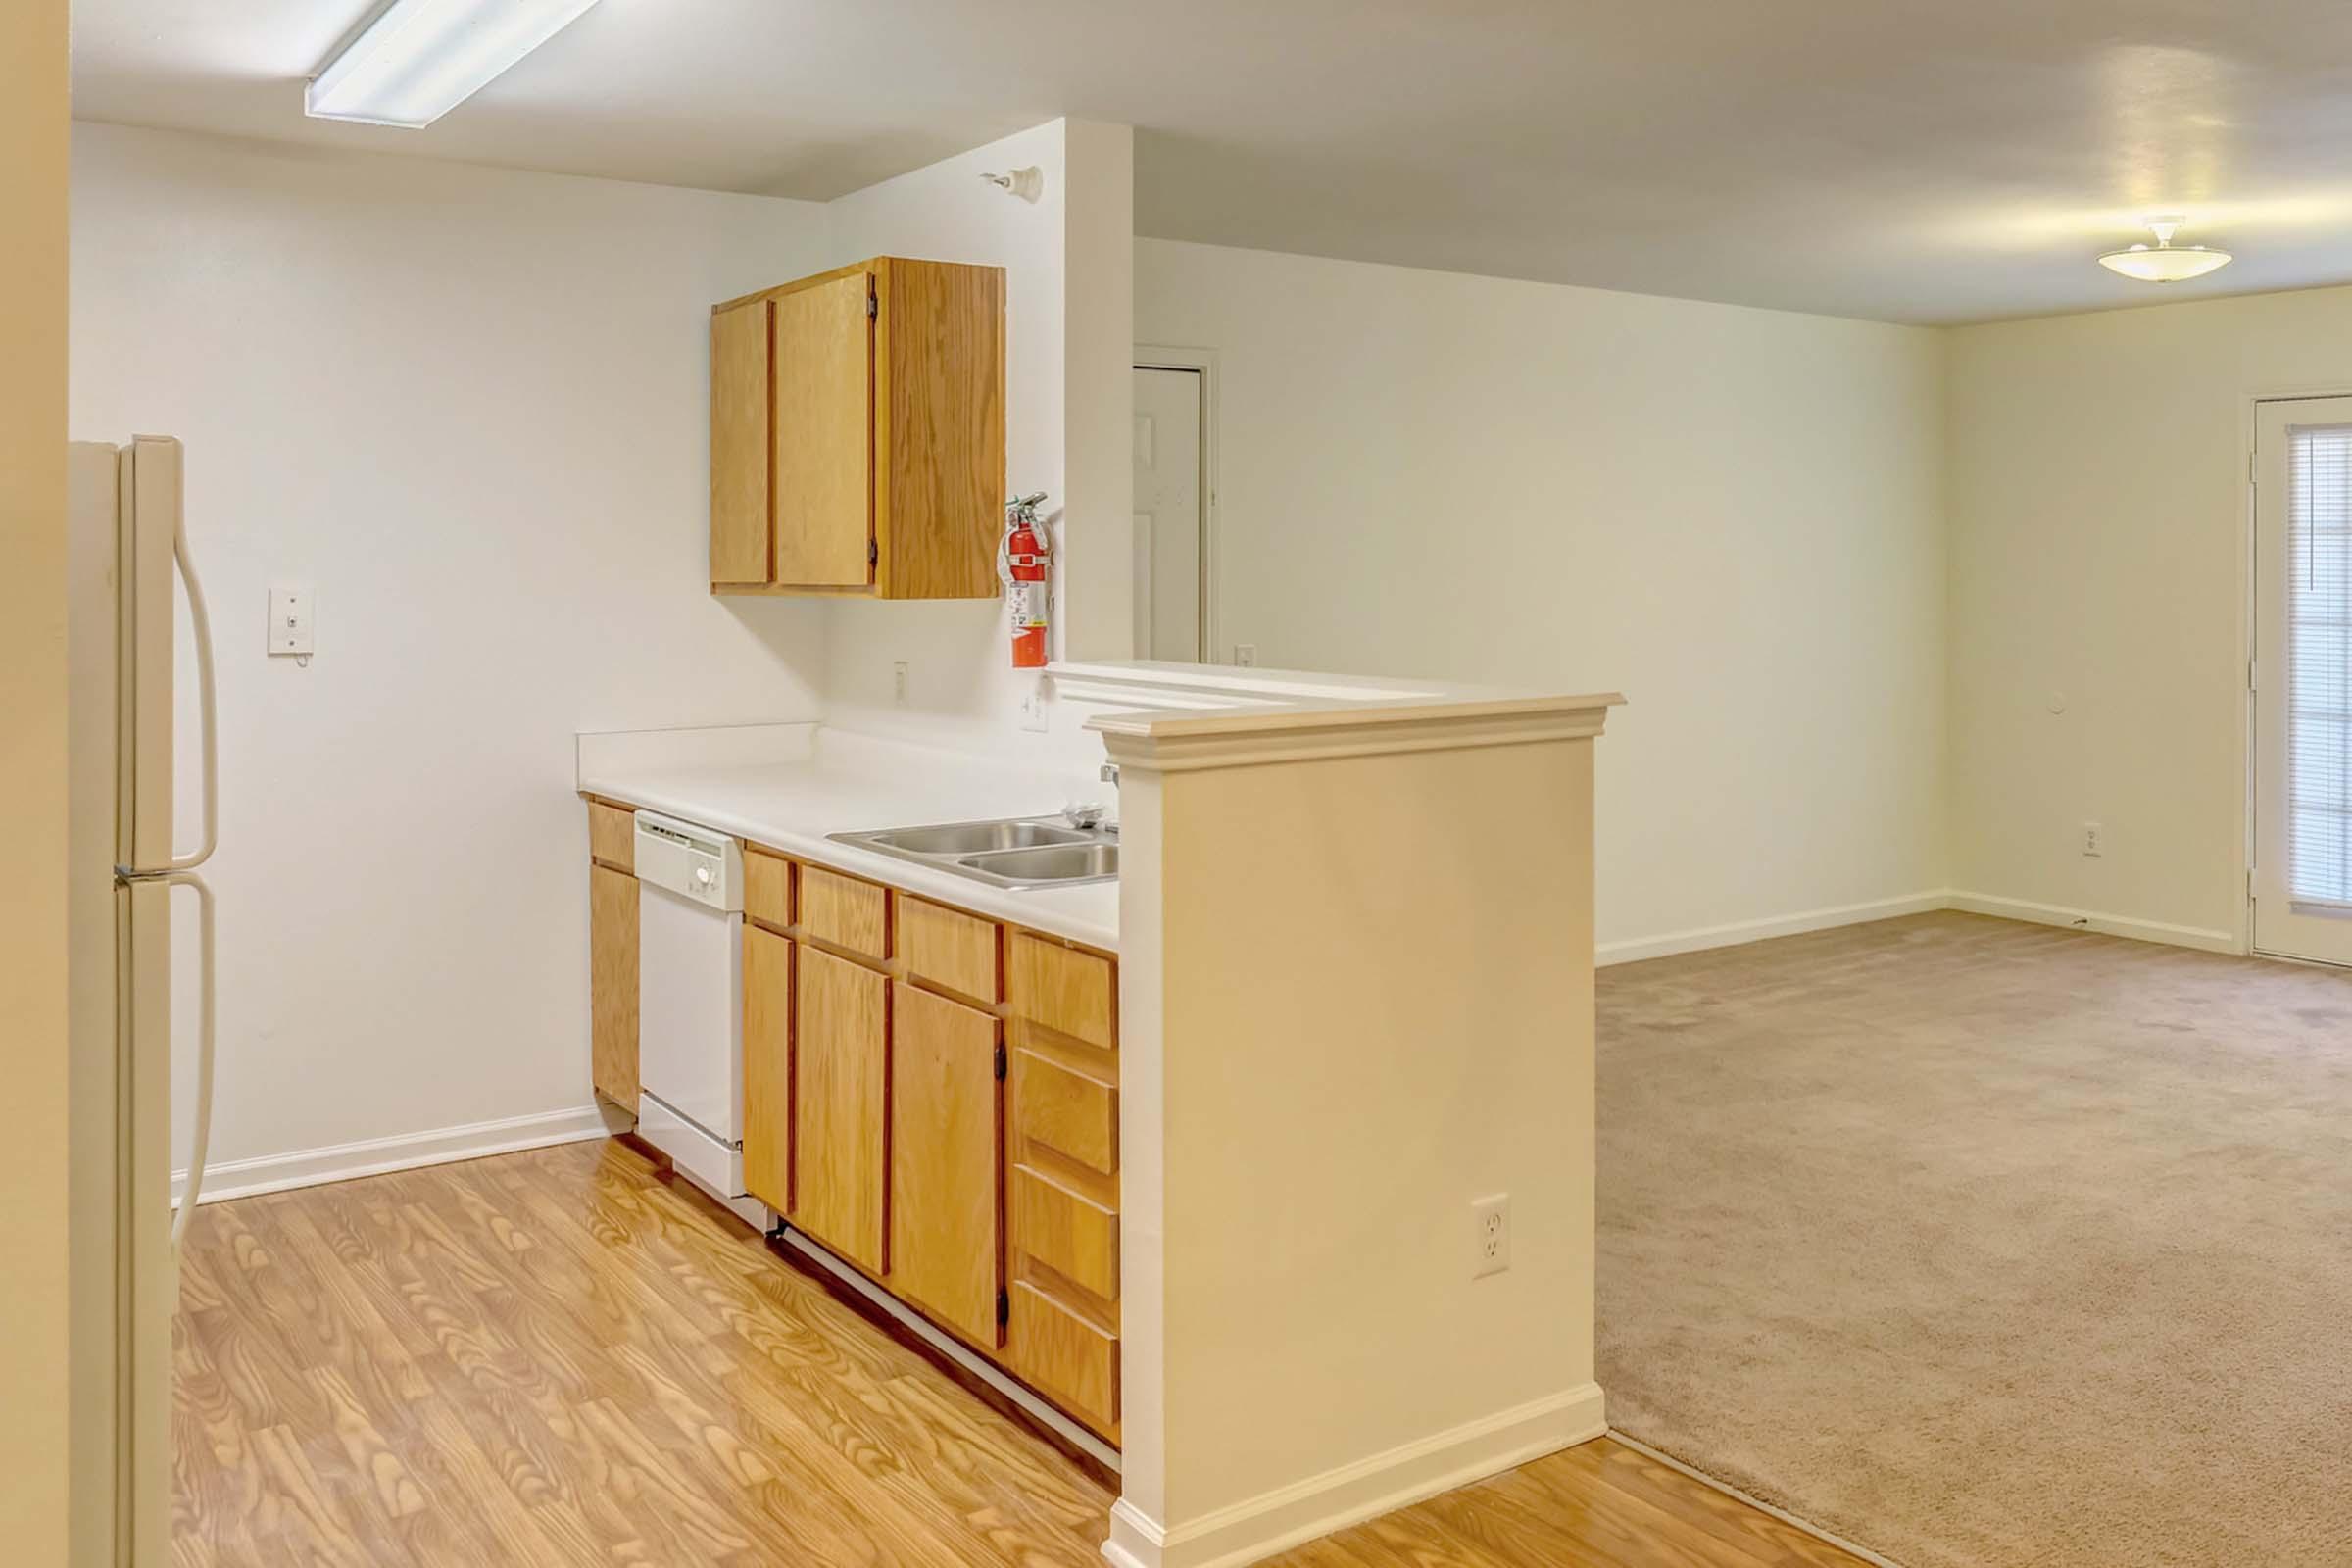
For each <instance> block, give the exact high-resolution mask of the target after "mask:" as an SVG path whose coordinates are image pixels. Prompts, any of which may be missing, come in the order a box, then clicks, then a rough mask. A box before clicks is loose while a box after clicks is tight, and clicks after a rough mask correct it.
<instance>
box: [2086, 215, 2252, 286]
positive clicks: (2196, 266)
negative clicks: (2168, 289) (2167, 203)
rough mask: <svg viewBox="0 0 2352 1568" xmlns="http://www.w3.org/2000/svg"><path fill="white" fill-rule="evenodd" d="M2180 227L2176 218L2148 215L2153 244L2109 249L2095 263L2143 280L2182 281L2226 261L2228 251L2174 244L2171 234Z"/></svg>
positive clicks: (2152, 281) (2212, 269)
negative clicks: (2118, 249)
mask: <svg viewBox="0 0 2352 1568" xmlns="http://www.w3.org/2000/svg"><path fill="white" fill-rule="evenodd" d="M2148 230H2149V232H2151V233H2153V234H2154V235H2155V236H2156V243H2155V244H2154V245H2144V244H2143V245H2133V246H2131V247H2129V248H2128V249H2125V250H2120V251H2109V252H2108V253H2107V254H2106V255H2104V256H2102V257H2100V258H2099V265H2100V266H2101V267H2104V268H2105V269H2107V270H2109V271H2110V272H2121V273H2123V274H2124V276H2126V277H2136V278H2138V279H2139V280H2140V281H2141V282H2143V283H2185V282H2187V281H2188V280H2189V279H2190V278H2192V277H2203V276H2204V275H2205V274H2206V273H2207V272H2211V271H2216V270H2220V269H2222V268H2225V267H2228V266H2229V252H2228V251H2217V250H2209V249H2207V248H2206V247H2205V246H2203V245H2175V244H2174V243H2173V235H2174V234H2175V233H2177V232H2178V231H2179V230H2180V219H2178V218H2151V219H2149V220H2148Z"/></svg>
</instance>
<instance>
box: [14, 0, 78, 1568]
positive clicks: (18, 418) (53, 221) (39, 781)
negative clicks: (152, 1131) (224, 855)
mask: <svg viewBox="0 0 2352 1568" xmlns="http://www.w3.org/2000/svg"><path fill="white" fill-rule="evenodd" d="M0 212H5V213H6V214H7V215H8V239H7V242H6V243H5V244H0V300H5V301H6V302H7V304H6V307H5V309H0V820H6V821H9V822H16V823H34V824H56V825H58V826H57V827H56V828H55V830H52V831H33V832H21V833H17V834H15V835H13V840H14V842H13V843H12V845H11V848H10V853H9V865H8V874H7V875H6V876H5V877H0V1020H6V1024H5V1029H4V1030H0V1074H5V1077H6V1080H7V1083H8V1090H9V1115H8V1140H9V1149H8V1158H7V1160H6V1161H5V1162H4V1163H0V1172H4V1174H0V1323H5V1324H6V1325H7V1332H6V1333H5V1334H4V1335H0V1411H5V1412H6V1413H7V1414H6V1419H5V1420H4V1421H0V1541H5V1542H6V1543H7V1544H8V1551H7V1555H8V1558H9V1560H10V1561H11V1562H21V1563H25V1564H26V1565H27V1568H32V1565H36V1564H37V1565H41V1568H47V1565H49V1564H54V1563H62V1562H64V1561H65V1560H66V1518H67V1515H66V1455H67V1434H68V1430H69V1423H68V1420H67V1383H66V1365H67V1338H66V1321H67V1311H66V1295H67V1283H66V1176H67V1168H68V1166H67V1160H68V1148H67V1137H66V1128H67V1105H66V924H65V891H66V866H65V836H64V833H63V831H62V823H63V821H64V818H65V807H66V790H65V780H66V623H65V608H66V607H65V538H66V530H65V518H66V6H65V5H64V3H63V0H28V3H27V4H25V5H20V6H16V7H14V8H12V9H11V11H10V14H9V23H8V36H7V42H6V45H5V46H4V47H0Z"/></svg>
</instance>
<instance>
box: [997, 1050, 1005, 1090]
mask: <svg viewBox="0 0 2352 1568" xmlns="http://www.w3.org/2000/svg"><path fill="white" fill-rule="evenodd" d="M1004 1081H1005V1045H1004V1042H1003V1041H999V1042H998V1043H997V1082H999V1083H1003V1082H1004Z"/></svg>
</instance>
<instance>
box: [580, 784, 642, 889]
mask: <svg viewBox="0 0 2352 1568" xmlns="http://www.w3.org/2000/svg"><path fill="white" fill-rule="evenodd" d="M588 853H589V854H590V855H591V856H593V857H594V858H597V859H599V860H602V861H604V862H605V863H606V864H607V865H609V866H611V867H612V868H613V870H615V871H626V872H628V873H630V874H631V875H632V876H633V875H635V874H636V871H637V813H636V812H634V811H624V810H622V809H620V808H619V807H617V806H607V805H606V804H605V803H604V802H602V801H590V802H589V803H588Z"/></svg>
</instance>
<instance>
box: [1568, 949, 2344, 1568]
mask: <svg viewBox="0 0 2352 1568" xmlns="http://www.w3.org/2000/svg"><path fill="white" fill-rule="evenodd" d="M1599 1311H1600V1374H1599V1375H1600V1381H1601V1386H1602V1387H1603V1388H1604V1389H1605V1390H1607V1392H1608V1398H1609V1414H1610V1417H1611V1420H1612V1421H1613V1423H1614V1424H1616V1425H1617V1426H1619V1427H1620V1428H1621V1429H1623V1430H1624V1431H1625V1432H1627V1433H1628V1434H1630V1435H1632V1436H1633V1437H1635V1438H1638V1439H1640V1440H1642V1441H1643V1442H1645V1443H1648V1444H1650V1445H1652V1446H1656V1447H1658V1448H1660V1449H1662V1450H1664V1451H1665V1452H1667V1453H1669V1454H1672V1455H1674V1456H1675V1457H1677V1458H1679V1459H1682V1460H1684V1461H1685V1462H1686V1463H1689V1464H1691V1465H1693V1466H1695V1467H1696V1468H1698V1469H1700V1470H1703V1471H1705V1472H1707V1473H1708V1474H1711V1475H1714V1476H1716V1477H1718V1478H1720V1479H1722V1480H1725V1481H1728V1482H1730V1483H1731V1484H1733V1485H1734V1486H1737V1487H1739V1488H1740V1489H1741V1490H1743V1491H1746V1492H1748V1493H1751V1494H1753V1495H1757V1496H1759V1497H1762V1498H1764V1499H1765V1500H1767V1501H1769V1502H1772V1503H1775V1504H1778V1505H1779V1506H1781V1507H1783V1508H1786V1509H1788V1510H1789V1511H1790V1512H1792V1513H1794V1514H1796V1515H1798V1516H1799V1517H1801V1518H1804V1519H1808V1520H1810V1521H1812V1522H1813V1523H1815V1524H1817V1525H1819V1526H1821V1527H1823V1528H1824V1529H1827V1530H1829V1531H1831V1532H1833V1533H1835V1534H1837V1535H1839V1536H1843V1537H1845V1538H1847V1539H1849V1540H1851V1541H1854V1542H1856V1543H1859V1544H1862V1545H1864V1546H1867V1547H1869V1548H1871V1549H1872V1550H1874V1551H1876V1552H1878V1553H1881V1554H1883V1555H1885V1556H1887V1557H1888V1558H1890V1559H1892V1560H1894V1561H1896V1562H1898V1563H1901V1564H1904V1565H1906V1568H1960V1565H1967V1568H2043V1565H2048V1568H2122V1565H2133V1568H2136V1565H2140V1564H2167V1565H2169V1564H2198V1565H2203V1564H2215V1565H2220V1564H2228V1565H2229V1568H2257V1565H2260V1568H2288V1565H2295V1568H2300V1565H2314V1568H2318V1565H2345V1564H2352V976H2347V975H2344V974H2341V973H2338V972H2335V971H2331V970H2322V969H2313V968H2303V967H2297V966H2293V965H2286V964H2276V963H2266V962H2261V961H2258V960H2252V959H2241V958H2225V957H2216V956H2208V955H2203V954H2195V953H2188V952H2183V951H2180V950H2177V949H2169V948H2159V947H2152V946H2148V945H2146V944H2142V943H2133V942H2123V941H2118V940H2115V939H2112V938H2106V937H2095V936H2088V935H2082V934H2079V933H2075V932H2069V931H2061V930H2053V929H2049V928H2045V927H2039V926H2030V925H2020V924H2016V923H2012V922H2008V921H2000V920H1989V919H1983V918H1980V917H1977V916H1972V915H1962V914H1932V915H1921V916H1918V917H1915V918H1911V919H1904V920H1890V921H1886V922H1882V923H1879V924H1875V925H1867V926H1854V927H1849V928H1847V929H1845V930H1842V931H1833V932H1823V933H1820V934H1818V935H1814V936H1803V937H1790V938H1786V939H1784V940H1781V941H1776V942H1768V943H1758V944H1755V945H1752V946H1749V947H1745V948H1737V949H1725V950H1722V951H1719V952H1716V953H1709V954H1694V955H1691V956H1685V957H1677V958H1661V959H1657V960H1654V961H1652V962H1648V963H1641V964H1630V965H1625V966H1622V967H1618V968H1612V969H1606V970H1603V971H1602V972H1601V978H1600V1282H1599Z"/></svg>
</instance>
